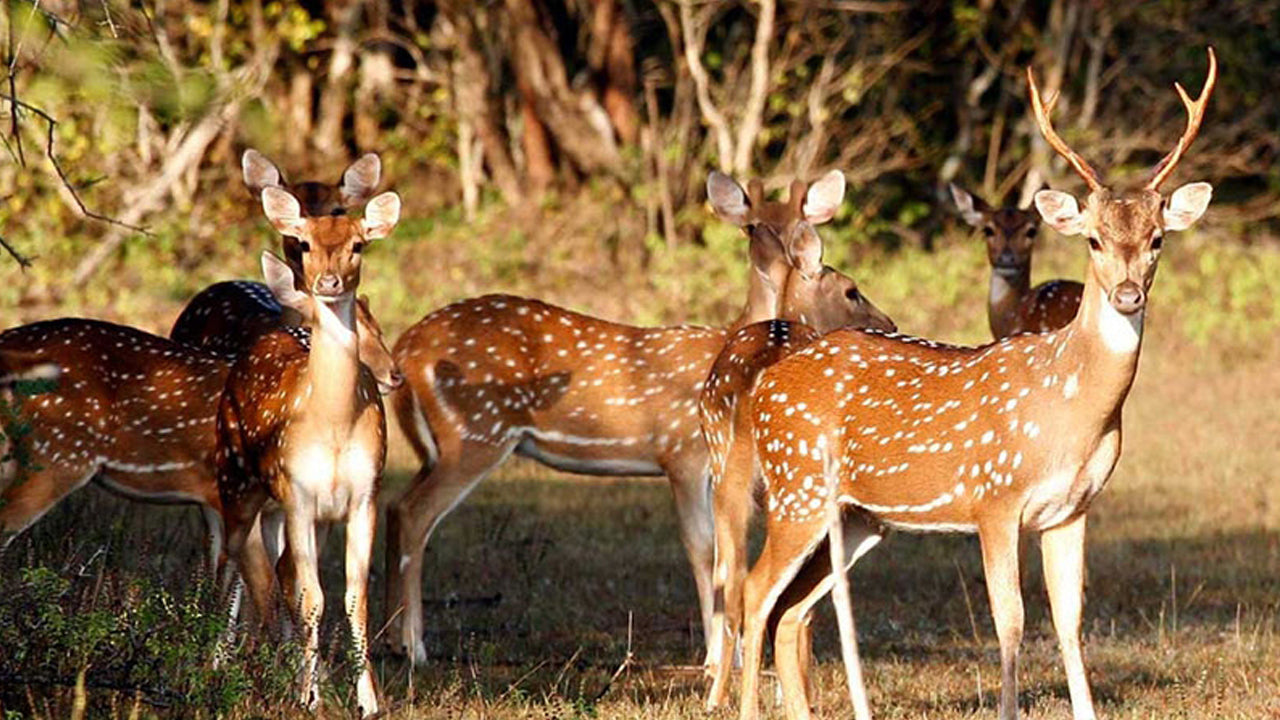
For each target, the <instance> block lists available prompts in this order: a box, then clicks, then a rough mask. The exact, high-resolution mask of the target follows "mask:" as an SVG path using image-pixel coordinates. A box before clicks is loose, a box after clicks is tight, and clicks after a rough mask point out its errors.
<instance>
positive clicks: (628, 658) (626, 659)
mask: <svg viewBox="0 0 1280 720" xmlns="http://www.w3.org/2000/svg"><path fill="white" fill-rule="evenodd" d="M633 617H634V615H633V614H632V613H630V612H628V613H627V654H626V655H625V656H623V658H622V662H621V663H620V664H619V665H618V669H617V670H614V671H613V675H612V676H611V677H610V678H609V681H608V682H606V683H605V684H604V687H602V688H600V692H598V693H596V695H595V697H593V698H591V704H592V705H594V704H596V703H598V702H600V699H601V698H603V697H604V696H605V695H606V694H608V692H609V689H610V688H612V687H613V683H614V682H616V681H617V680H618V678H619V677H620V676H621V675H622V673H623V672H625V671H626V670H627V668H629V667H631V663H632V661H634V660H635V656H634V655H633V654H632V653H631V627H632V625H631V621H632V619H633Z"/></svg>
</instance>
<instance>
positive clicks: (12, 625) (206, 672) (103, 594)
mask: <svg viewBox="0 0 1280 720" xmlns="http://www.w3.org/2000/svg"><path fill="white" fill-rule="evenodd" d="M216 606H217V603H216V602H215V600H214V598H213V593H212V592H211V591H210V589H209V584H208V583H204V582H200V583H197V584H196V585H195V586H194V587H193V588H192V589H191V590H190V591H189V592H187V593H186V594H185V595H175V594H174V593H172V592H171V591H169V590H167V589H166V588H164V587H162V586H160V585H157V584H155V583H153V582H151V581H149V580H147V579H146V578H142V577H133V578H127V579H126V578H105V582H104V578H103V577H102V576H101V575H99V576H98V577H97V578H96V580H95V581H94V582H92V583H87V584H86V583H85V582H83V581H82V580H73V579H70V578H68V577H66V576H65V575H64V574H63V573H61V572H59V571H57V570H55V569H53V568H50V567H48V566H43V565H37V566H34V567H29V568H24V569H22V570H21V571H19V573H18V575H17V577H16V578H13V579H10V580H6V581H4V582H3V583H2V584H0V646H3V647H4V648H5V650H6V652H5V653H4V654H3V655H0V676H3V677H5V678H9V681H8V682H11V683H12V682H14V681H19V682H20V681H21V680H22V679H24V678H29V679H31V680H32V681H38V682H46V683H47V682H50V681H51V680H52V681H54V682H60V683H70V682H71V679H72V678H75V677H76V676H77V675H78V674H79V673H80V672H81V671H83V670H84V669H86V668H89V669H90V670H91V671H90V673H89V681H90V685H91V686H100V687H104V688H117V689H121V690H128V689H131V688H136V689H137V691H138V692H141V693H142V694H144V695H146V696H147V697H149V698H150V699H151V700H153V701H155V702H158V703H161V704H163V705H173V706H181V707H183V708H187V710H188V711H196V710H199V711H201V712H209V713H214V714H219V715H221V714H226V713H227V712H229V711H231V710H232V709H235V708H238V707H241V706H242V705H243V704H244V703H245V702H247V701H248V700H249V699H250V698H253V699H255V701H264V700H265V701H267V702H277V703H278V702H281V701H283V700H285V699H286V698H288V697H290V693H291V692H292V691H293V688H294V686H293V682H294V680H295V677H296V668H297V667H298V663H297V660H298V652H297V649H296V646H294V645H291V644H284V645H275V644H270V643H261V644H259V645H258V646H257V647H256V648H249V647H240V648H235V649H233V652H232V655H231V657H230V659H229V660H228V661H226V662H224V663H223V664H222V665H220V666H219V667H217V668H215V667H213V664H212V658H213V657H214V647H215V646H216V645H217V644H218V642H219V639H220V638H221V637H222V636H223V634H224V633H225V632H226V630H227V624H226V619H225V617H224V613H223V612H220V611H219V610H218V608H217V607H216ZM5 694H6V691H5V690H4V686H2V685H0V704H3V699H4V695H5Z"/></svg>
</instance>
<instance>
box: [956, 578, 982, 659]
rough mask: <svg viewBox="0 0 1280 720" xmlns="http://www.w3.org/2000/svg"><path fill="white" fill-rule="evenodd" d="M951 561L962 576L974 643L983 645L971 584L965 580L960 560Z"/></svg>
mask: <svg viewBox="0 0 1280 720" xmlns="http://www.w3.org/2000/svg"><path fill="white" fill-rule="evenodd" d="M951 562H952V563H953V564H954V565H955V566H956V576H957V577H959V578H960V591H961V592H962V593H963V594H964V607H965V609H966V610H968V611H969V627H970V628H971V629H972V630H973V643H974V644H975V645H981V644H982V638H981V637H979V636H978V618H977V617H975V616H974V614H973V602H972V601H971V600H970V599H969V585H968V583H966V582H965V581H964V572H963V571H962V570H961V569H960V561H958V560H956V559H955V558H952V559H951Z"/></svg>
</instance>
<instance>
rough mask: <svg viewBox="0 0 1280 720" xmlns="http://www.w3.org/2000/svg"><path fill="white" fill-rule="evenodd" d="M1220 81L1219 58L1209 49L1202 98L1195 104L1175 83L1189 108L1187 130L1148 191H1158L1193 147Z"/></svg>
mask: <svg viewBox="0 0 1280 720" xmlns="http://www.w3.org/2000/svg"><path fill="white" fill-rule="evenodd" d="M1217 80H1218V58H1217V57H1216V56H1215V55H1214V54H1213V48H1212V47H1210V48H1209V77H1207V78H1205V81H1204V87H1203V88H1202V89H1201V90H1200V97H1198V98H1196V100H1195V102H1192V101H1191V98H1190V97H1189V96H1188V95H1187V91H1186V90H1183V89H1182V84H1181V83H1174V84H1173V87H1174V88H1176V89H1177V91H1178V96H1179V97H1181V98H1182V104H1183V105H1185V106H1186V108H1187V129H1186V130H1184V131H1183V133H1182V137H1180V138H1178V144H1177V145H1176V146H1174V148H1173V150H1172V151H1170V153H1169V154H1168V155H1165V156H1164V159H1162V160H1161V161H1160V162H1159V163H1158V164H1157V165H1156V167H1155V170H1153V171H1152V172H1153V175H1152V177H1151V181H1150V182H1148V183H1147V189H1148V190H1156V189H1158V188H1159V187H1160V183H1162V182H1164V181H1165V178H1167V177H1169V175H1170V173H1172V172H1173V168H1174V167H1176V166H1177V164H1178V161H1179V160H1181V159H1182V153H1184V152H1186V150H1187V148H1189V147H1191V142H1192V141H1193V140H1195V139H1196V134H1197V133H1199V132H1200V121H1201V120H1203V119H1204V108H1205V106H1206V105H1208V103H1209V95H1210V94H1211V93H1213V86H1214V84H1215V83H1216V82H1217Z"/></svg>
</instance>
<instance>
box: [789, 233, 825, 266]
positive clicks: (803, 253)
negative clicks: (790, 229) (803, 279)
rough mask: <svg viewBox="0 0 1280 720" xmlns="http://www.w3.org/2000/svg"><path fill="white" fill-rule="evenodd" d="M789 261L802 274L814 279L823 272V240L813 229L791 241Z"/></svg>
mask: <svg viewBox="0 0 1280 720" xmlns="http://www.w3.org/2000/svg"><path fill="white" fill-rule="evenodd" d="M788 254H789V259H790V261H791V265H792V266H793V267H794V268H795V269H797V270H799V271H800V272H801V273H803V274H805V275H808V276H810V277H813V276H815V275H817V274H818V273H819V272H820V271H821V270H822V238H820V237H818V233H816V232H814V231H813V229H812V228H809V229H808V232H802V233H800V234H799V236H798V237H797V238H795V239H794V240H792V241H791V249H790V252H789V253H788Z"/></svg>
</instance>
